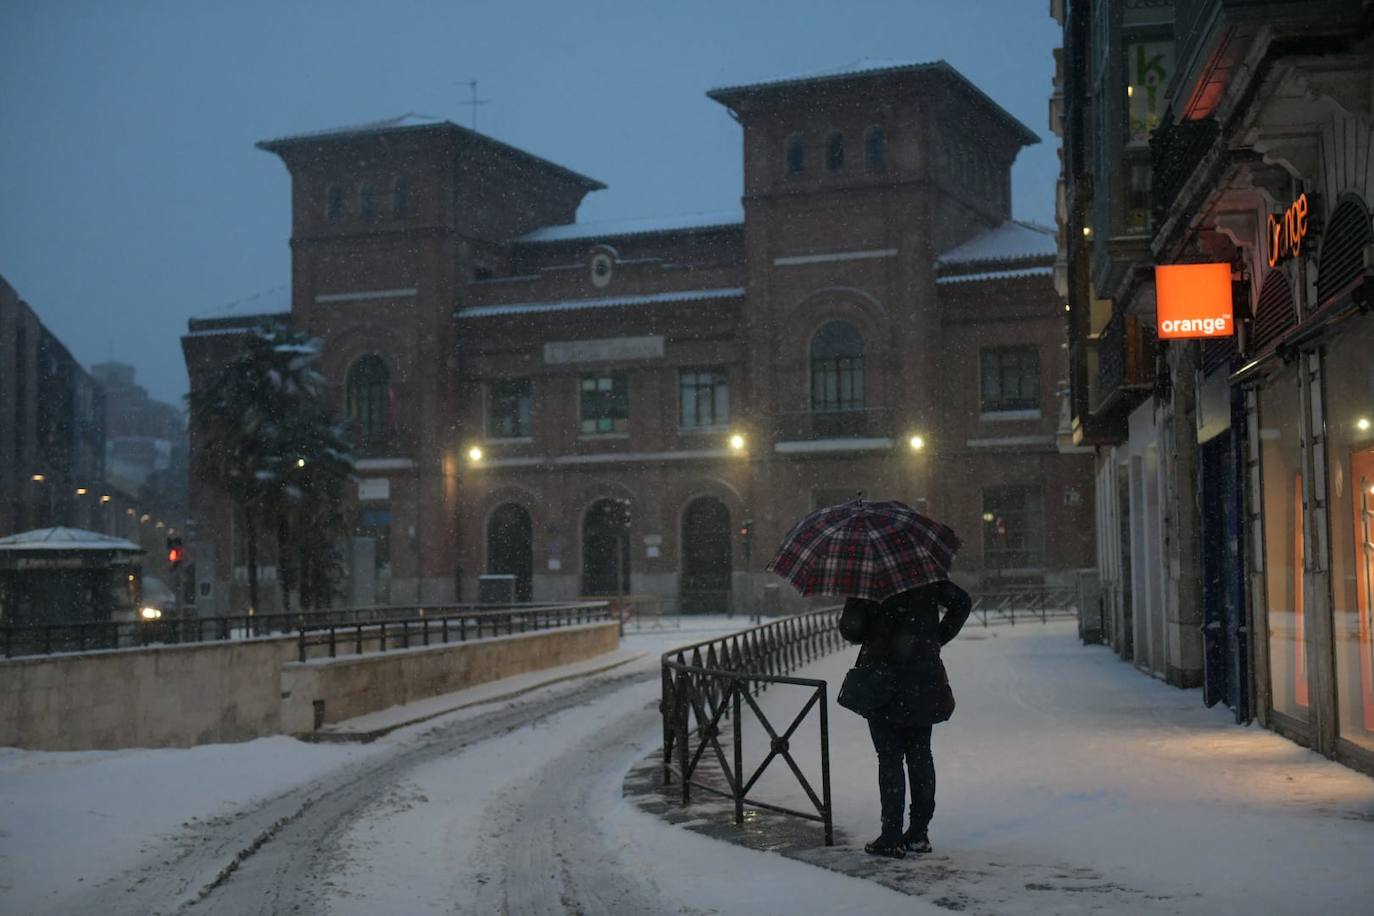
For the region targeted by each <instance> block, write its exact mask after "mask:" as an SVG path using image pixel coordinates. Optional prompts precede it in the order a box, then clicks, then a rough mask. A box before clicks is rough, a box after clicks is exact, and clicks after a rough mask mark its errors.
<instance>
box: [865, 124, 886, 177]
mask: <svg viewBox="0 0 1374 916" xmlns="http://www.w3.org/2000/svg"><path fill="white" fill-rule="evenodd" d="M886 164H887V134H885V133H883V129H882V128H881V127H877V126H874V127H870V128H869V129H868V130H866V131H865V132H864V165H866V166H867V167H868V168H870V169H873V170H875V171H876V170H878V169H881V168H883V167H884V166H885V165H886Z"/></svg>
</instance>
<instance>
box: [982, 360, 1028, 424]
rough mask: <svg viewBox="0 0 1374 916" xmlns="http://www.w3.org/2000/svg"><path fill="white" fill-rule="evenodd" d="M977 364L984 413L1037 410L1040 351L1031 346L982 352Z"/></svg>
mask: <svg viewBox="0 0 1374 916" xmlns="http://www.w3.org/2000/svg"><path fill="white" fill-rule="evenodd" d="M980 364H981V369H982V401H981V403H982V410H983V412H984V413H997V412H1000V411H1008V410H1036V409H1038V408H1039V407H1040V351H1039V350H1037V349H1036V348H1035V347H996V348H990V349H986V350H983V351H982V353H981V354H980Z"/></svg>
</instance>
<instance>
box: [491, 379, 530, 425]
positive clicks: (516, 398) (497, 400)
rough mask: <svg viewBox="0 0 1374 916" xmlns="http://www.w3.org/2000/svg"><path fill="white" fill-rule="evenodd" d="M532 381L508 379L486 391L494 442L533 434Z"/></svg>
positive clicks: (500, 380) (495, 383)
mask: <svg viewBox="0 0 1374 916" xmlns="http://www.w3.org/2000/svg"><path fill="white" fill-rule="evenodd" d="M530 389H531V385H530V380H529V379H527V378H505V379H498V380H496V381H494V382H492V383H491V387H490V388H489V389H488V392H487V435H488V436H490V437H491V438H493V439H526V438H529V437H530V436H532V435H534V428H533V426H532V425H531V416H532V411H533V408H532V406H531V403H532V402H531V398H530Z"/></svg>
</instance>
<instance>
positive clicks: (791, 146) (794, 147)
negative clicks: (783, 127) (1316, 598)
mask: <svg viewBox="0 0 1374 916" xmlns="http://www.w3.org/2000/svg"><path fill="white" fill-rule="evenodd" d="M786 157H787V173H788V174H789V175H796V174H799V173H800V172H801V170H802V169H804V168H806V141H805V140H803V139H802V135H801V133H795V134H792V135H791V136H790V137H788V138H787V144H786Z"/></svg>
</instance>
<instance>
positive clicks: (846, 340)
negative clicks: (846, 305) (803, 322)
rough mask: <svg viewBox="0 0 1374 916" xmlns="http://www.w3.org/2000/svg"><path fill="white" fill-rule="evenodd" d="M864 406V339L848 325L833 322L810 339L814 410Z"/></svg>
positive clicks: (856, 330) (812, 404)
mask: <svg viewBox="0 0 1374 916" xmlns="http://www.w3.org/2000/svg"><path fill="white" fill-rule="evenodd" d="M863 406H864V339H863V335H862V334H860V333H859V329H858V328H856V327H854V325H852V324H850V323H849V322H847V321H832V322H830V323H828V324H826V325H825V326H824V327H822V328H821V329H820V330H819V331H817V332H816V336H815V337H813V338H811V409H812V410H815V411H829V410H860V409H862V408H863Z"/></svg>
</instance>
